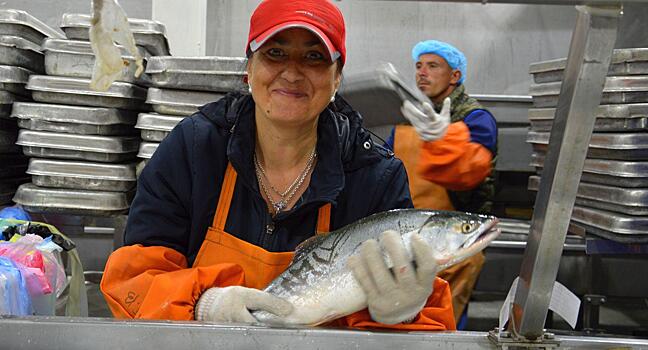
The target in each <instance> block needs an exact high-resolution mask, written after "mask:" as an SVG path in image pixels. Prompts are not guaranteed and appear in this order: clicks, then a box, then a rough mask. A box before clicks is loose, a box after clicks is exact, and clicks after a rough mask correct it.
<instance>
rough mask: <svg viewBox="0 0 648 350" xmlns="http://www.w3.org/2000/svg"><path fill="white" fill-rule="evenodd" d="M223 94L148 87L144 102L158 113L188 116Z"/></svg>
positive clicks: (218, 98)
mask: <svg viewBox="0 0 648 350" xmlns="http://www.w3.org/2000/svg"><path fill="white" fill-rule="evenodd" d="M223 96H225V95H223V94H219V93H213V92H204V91H187V90H172V89H158V88H154V87H151V88H149V89H148V94H147V96H146V103H148V104H151V105H152V108H153V111H155V112H157V113H160V114H167V115H169V114H170V115H182V116H188V115H192V114H194V113H196V112H197V111H198V107H201V106H204V105H206V104H208V103H210V102H214V101H218V100H220V99H221V98H222V97H223Z"/></svg>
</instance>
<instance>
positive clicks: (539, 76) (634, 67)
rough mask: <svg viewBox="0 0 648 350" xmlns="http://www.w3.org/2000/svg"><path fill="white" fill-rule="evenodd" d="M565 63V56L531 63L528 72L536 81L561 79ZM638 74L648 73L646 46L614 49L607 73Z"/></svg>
mask: <svg viewBox="0 0 648 350" xmlns="http://www.w3.org/2000/svg"><path fill="white" fill-rule="evenodd" d="M566 63H567V59H566V58H559V59H555V60H550V61H544V62H537V63H532V64H531V66H530V67H529V73H531V74H533V80H534V81H535V82H536V83H547V82H553V81H561V80H562V78H563V73H564V71H565V65H566ZM639 74H642V75H645V74H648V48H635V49H617V50H614V52H613V53H612V60H611V62H610V68H609V69H608V75H639Z"/></svg>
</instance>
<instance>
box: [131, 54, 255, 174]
mask: <svg viewBox="0 0 648 350" xmlns="http://www.w3.org/2000/svg"><path fill="white" fill-rule="evenodd" d="M245 62H246V60H245V59H244V58H241V57H171V56H160V57H151V58H150V59H149V60H148V63H147V66H146V73H147V74H148V75H149V76H150V78H151V81H152V84H153V86H154V87H150V88H149V89H148V94H147V98H146V103H148V104H149V105H151V108H152V109H153V111H154V112H155V113H150V114H149V113H143V114H140V117H139V120H138V123H137V126H136V128H138V129H140V130H141V135H142V140H143V141H144V142H143V143H142V145H141V149H140V152H139V154H138V157H140V158H142V159H143V160H142V163H141V165H140V167H139V169H140V170H141V169H142V168H143V167H144V166H145V165H146V162H147V160H148V159H150V158H151V156H152V155H153V153H154V152H155V149H156V148H157V146H158V144H159V143H160V142H161V141H162V140H163V139H164V138H165V137H166V135H168V134H169V132H170V131H171V129H173V127H175V125H176V124H178V123H179V122H180V120H182V118H184V117H186V116H189V115H192V114H194V113H196V112H197V111H198V109H199V107H201V106H204V105H206V104H208V103H211V102H215V101H218V100H220V99H221V98H222V97H223V96H225V94H226V93H228V92H232V91H242V90H245V89H246V88H247V84H245V83H244V81H243V78H244V77H245ZM138 173H139V172H138Z"/></svg>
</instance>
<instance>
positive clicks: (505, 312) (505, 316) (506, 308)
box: [499, 276, 520, 334]
mask: <svg viewBox="0 0 648 350" xmlns="http://www.w3.org/2000/svg"><path fill="white" fill-rule="evenodd" d="M519 280H520V277H519V276H518V277H515V280H513V283H511V288H510V289H509V292H508V294H507V295H506V299H505V300H504V304H503V305H502V308H501V309H500V312H499V331H500V334H501V333H502V331H503V330H504V326H506V322H508V320H509V316H510V310H511V305H512V304H513V298H515V291H517V285H518V281H519Z"/></svg>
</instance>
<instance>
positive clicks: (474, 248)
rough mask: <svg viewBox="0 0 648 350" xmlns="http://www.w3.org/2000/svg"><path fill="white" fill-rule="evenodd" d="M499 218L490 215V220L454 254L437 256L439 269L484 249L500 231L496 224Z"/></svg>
mask: <svg viewBox="0 0 648 350" xmlns="http://www.w3.org/2000/svg"><path fill="white" fill-rule="evenodd" d="M498 223H499V219H498V218H496V217H492V218H491V219H490V220H488V221H487V222H485V223H484V224H483V227H481V228H480V229H479V232H478V234H476V235H475V236H474V238H473V239H471V240H470V242H469V244H468V245H467V246H465V247H464V248H461V249H460V250H458V251H456V252H455V253H454V254H452V255H450V256H446V257H442V258H437V264H438V265H439V267H440V268H439V270H443V269H445V268H448V267H450V266H452V265H455V264H457V263H459V262H461V261H462V260H465V259H466V258H468V257H470V256H472V255H475V254H477V253H479V252H480V251H482V250H484V248H486V247H487V246H488V245H489V244H490V242H492V241H493V240H494V239H495V238H497V236H499V235H500V234H501V233H502V230H501V229H500V228H499V226H497V224H498Z"/></svg>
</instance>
